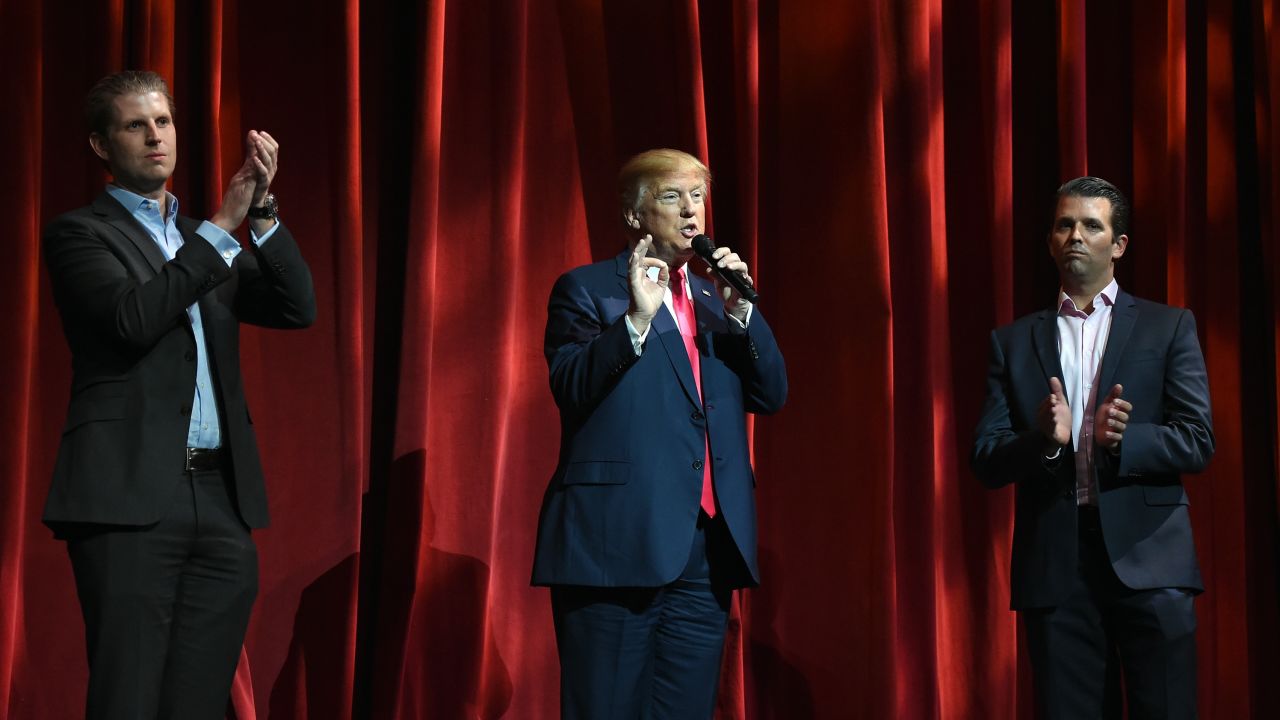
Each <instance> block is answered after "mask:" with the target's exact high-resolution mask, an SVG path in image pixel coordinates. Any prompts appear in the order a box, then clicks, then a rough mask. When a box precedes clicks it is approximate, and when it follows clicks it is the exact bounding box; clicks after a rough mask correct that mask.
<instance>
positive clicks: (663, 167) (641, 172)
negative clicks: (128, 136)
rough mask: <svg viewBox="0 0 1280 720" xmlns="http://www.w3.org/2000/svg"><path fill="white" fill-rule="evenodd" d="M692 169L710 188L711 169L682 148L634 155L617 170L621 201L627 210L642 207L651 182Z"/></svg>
mask: <svg viewBox="0 0 1280 720" xmlns="http://www.w3.org/2000/svg"><path fill="white" fill-rule="evenodd" d="M684 172H693V173H697V174H698V175H701V176H702V182H703V184H704V185H706V186H707V189H708V190H709V189H710V188H711V171H710V170H708V169H707V166H706V165H704V164H703V162H702V161H701V160H699V159H698V158H696V157H694V156H692V155H690V154H689V153H687V152H684V151H682V150H672V149H671V148H657V149H655V150H645V151H644V152H642V153H640V154H638V155H634V156H632V158H631V159H630V160H628V161H627V162H626V163H624V164H623V166H622V169H621V170H619V171H618V201H619V202H620V203H621V204H622V207H623V208H624V209H631V210H639V209H640V199H641V198H643V197H644V193H645V191H646V190H648V189H649V186H650V184H651V183H653V182H654V181H655V180H657V179H658V178H660V177H662V176H664V175H673V174H676V173H684Z"/></svg>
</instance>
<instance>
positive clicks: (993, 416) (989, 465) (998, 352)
mask: <svg viewBox="0 0 1280 720" xmlns="http://www.w3.org/2000/svg"><path fill="white" fill-rule="evenodd" d="M1009 391H1010V377H1009V367H1008V364H1007V363H1006V361H1005V352H1004V348H1003V347H1002V346H1001V344H1000V338H999V336H998V335H997V333H996V332H994V331H993V332H992V333H991V358H990V361H989V362H988V365H987V396H986V399H985V400H984V401H983V403H982V413H981V415H979V417H978V426H977V429H976V430H975V431H974V440H973V453H972V454H971V455H970V456H969V466H970V467H971V468H972V469H973V472H974V474H975V475H977V476H978V480H980V481H981V482H982V484H983V485H986V486H987V487H989V488H998V487H1003V486H1005V485H1009V484H1010V483H1015V482H1019V481H1023V480H1027V479H1037V480H1040V479H1045V478H1049V477H1052V476H1053V471H1054V468H1055V467H1057V465H1058V464H1059V463H1061V462H1062V455H1063V453H1062V452H1061V450H1059V452H1058V453H1057V454H1056V455H1054V456H1053V457H1051V458H1046V457H1045V456H1044V437H1043V436H1042V435H1041V434H1040V431H1039V430H1037V429H1036V428H1035V427H1030V428H1015V427H1014V424H1013V417H1012V414H1011V412H1010V410H1009V394H1010V393H1009ZM1046 394H1047V389H1046Z"/></svg>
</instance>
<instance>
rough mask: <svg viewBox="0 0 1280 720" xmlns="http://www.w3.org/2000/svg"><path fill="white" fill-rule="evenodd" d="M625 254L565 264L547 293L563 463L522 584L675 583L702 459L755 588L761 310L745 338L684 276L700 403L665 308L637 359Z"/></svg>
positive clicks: (768, 335)
mask: <svg viewBox="0 0 1280 720" xmlns="http://www.w3.org/2000/svg"><path fill="white" fill-rule="evenodd" d="M630 254H631V252H630V250H627V251H625V252H623V253H622V254H620V255H618V256H617V257H615V258H613V259H610V260H606V261H603V262H598V263H595V264H592V265H586V266H583V267H579V268H576V269H574V270H571V271H569V272H568V273H565V274H564V275H562V276H561V277H560V279H559V280H558V281H557V282H556V284H555V287H554V289H553V290H552V291H551V300H550V303H549V305H548V308H547V330H546V338H545V348H544V349H545V352H546V357H547V363H548V365H549V366H550V372H551V391H552V394H553V395H554V396H555V400H556V404H557V405H558V406H559V409H560V458H559V463H558V465H557V467H556V471H555V474H554V475H553V476H552V478H551V482H550V484H549V485H548V487H547V491H546V494H545V496H544V498H543V503H542V512H541V516H540V518H539V521H538V544H537V549H536V551H535V557H534V564H533V583H534V584H535V585H588V586H599V587H657V586H660V585H664V584H667V583H669V582H671V581H673V580H675V579H676V578H677V577H679V575H680V573H681V571H682V570H683V569H684V567H685V564H686V562H687V561H688V559H689V550H690V547H691V545H692V542H693V533H694V530H695V524H696V522H697V517H698V508H699V500H700V497H701V492H702V473H703V471H702V463H703V462H707V461H710V462H711V467H712V473H713V477H714V481H715V488H716V496H717V499H718V501H719V509H720V512H721V513H722V514H723V516H724V519H725V521H726V523H727V525H728V528H729V531H730V533H731V534H732V536H733V539H734V542H735V543H736V544H737V546H738V550H739V551H740V552H741V553H742V557H743V559H744V560H745V561H746V565H747V568H748V569H749V571H750V573H751V578H749V579H744V582H758V580H759V570H758V569H757V566H756V515H755V490H754V488H755V479H754V476H753V474H752V471H751V464H750V451H749V448H748V446H747V429H746V416H745V413H747V412H752V413H772V412H775V411H776V410H778V409H779V408H780V407H782V404H783V402H784V401H785V400H786V396H787V377H786V367H785V365H784V363H783V359H782V353H781V352H780V351H779V350H778V345H777V342H775V340H774V338H773V333H772V331H771V330H770V329H769V325H768V323H766V322H765V320H764V317H763V316H762V315H761V313H760V312H759V310H758V309H757V310H756V311H754V312H753V314H752V318H751V322H750V324H749V326H748V328H747V330H746V331H745V332H744V331H742V329H741V327H738V328H736V329H734V328H731V327H730V323H732V322H733V321H732V320H731V319H728V318H726V317H725V313H724V305H723V303H721V302H720V300H719V299H718V298H717V297H716V296H715V289H714V286H713V285H712V283H711V282H710V281H708V280H706V279H704V278H700V277H696V276H695V275H694V274H693V273H690V275H691V277H690V280H691V284H692V286H693V293H692V296H693V301H694V303H693V304H694V312H695V315H696V317H697V326H698V327H697V331H698V334H697V344H698V350H699V353H700V354H701V358H700V359H701V364H702V392H703V399H704V400H705V403H704V402H700V401H699V398H698V390H697V387H696V385H695V384H694V379H693V372H692V369H691V366H690V364H689V357H688V355H687V354H686V352H685V347H684V342H683V340H682V339H681V337H680V332H679V330H678V328H677V326H676V323H675V319H674V318H673V317H672V316H671V313H669V312H667V311H666V310H665V309H663V310H659V311H658V314H657V316H656V317H655V318H654V320H653V323H652V325H651V328H650V331H649V334H648V336H647V337H646V339H645V345H644V348H643V352H642V354H641V355H639V356H637V355H636V353H635V350H634V348H633V347H632V344H631V338H630V335H629V334H628V332H627V328H626V324H625V320H624V316H625V314H626V312H627V308H628V306H629V304H630V295H629V291H628V283H627V259H628V258H629V256H630ZM704 437H707V438H708V439H709V441H710V447H711V455H712V457H711V458H709V459H708V458H706V457H705V455H706V450H705V445H704V442H703V438H704Z"/></svg>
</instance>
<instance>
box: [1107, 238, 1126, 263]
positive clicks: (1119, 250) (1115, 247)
mask: <svg viewBox="0 0 1280 720" xmlns="http://www.w3.org/2000/svg"><path fill="white" fill-rule="evenodd" d="M1127 247H1129V236H1128V235H1121V236H1120V237H1118V238H1116V240H1115V242H1113V243H1111V259H1112V260H1119V259H1120V258H1121V257H1123V256H1124V251H1125V248H1127Z"/></svg>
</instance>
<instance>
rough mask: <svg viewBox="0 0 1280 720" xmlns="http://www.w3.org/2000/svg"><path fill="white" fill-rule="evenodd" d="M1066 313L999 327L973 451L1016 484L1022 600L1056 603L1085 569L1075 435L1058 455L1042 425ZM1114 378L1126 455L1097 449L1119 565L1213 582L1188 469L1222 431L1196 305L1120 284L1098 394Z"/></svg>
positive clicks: (1128, 579)
mask: <svg viewBox="0 0 1280 720" xmlns="http://www.w3.org/2000/svg"><path fill="white" fill-rule="evenodd" d="M1057 322H1058V318H1057V310H1056V308H1055V309H1046V310H1042V311H1040V312H1037V313H1033V314H1031V315H1028V316H1026V317H1023V318H1020V319H1018V320H1017V321H1015V322H1013V323H1012V324H1010V325H1006V326H1004V327H1001V328H998V329H997V330H995V331H994V332H993V333H992V334H991V362H990V366H989V368H988V371H987V398H986V402H985V404H984V405H983V408H982V416H981V418H980V420H979V422H978V427H977V432H976V439H975V441H974V447H973V456H972V458H971V464H972V467H973V470H974V472H975V473H976V474H977V476H978V478H979V479H980V480H981V481H982V482H983V484H985V485H987V486H988V487H992V488H995V487H1001V486H1003V485H1007V484H1010V483H1013V484H1015V485H1016V492H1017V499H1016V512H1015V525H1014V535H1013V562H1012V565H1013V567H1012V578H1011V584H1012V588H1011V589H1012V597H1011V604H1012V606H1013V608H1014V609H1023V608H1032V607H1052V606H1055V605H1057V604H1058V603H1059V602H1060V601H1061V600H1062V598H1063V595H1064V593H1065V592H1066V590H1067V587H1068V581H1069V579H1070V578H1071V577H1072V576H1073V574H1074V573H1075V569H1076V551H1077V540H1076V515H1077V512H1076V499H1075V460H1074V453H1073V450H1072V448H1071V445H1070V444H1068V445H1067V446H1066V447H1065V448H1063V450H1062V454H1061V455H1060V456H1059V457H1058V458H1057V459H1056V460H1052V461H1048V460H1045V459H1044V446H1045V440H1044V436H1043V435H1042V434H1041V433H1040V431H1039V430H1038V429H1037V428H1036V410H1037V408H1038V407H1039V405H1040V403H1041V401H1043V400H1044V399H1045V398H1046V397H1048V395H1049V378H1050V377H1057V378H1059V379H1061V378H1062V367H1061V364H1060V362H1059V353H1058V325H1057ZM1116 383H1120V384H1121V385H1122V386H1124V393H1123V395H1122V397H1124V398H1125V399H1126V400H1128V401H1129V402H1131V403H1133V412H1132V413H1131V414H1130V420H1129V424H1128V427H1127V428H1126V429H1125V432H1124V440H1123V441H1122V442H1121V447H1120V454H1119V455H1118V456H1113V455H1112V454H1111V453H1110V452H1109V451H1107V450H1104V449H1101V448H1099V449H1097V450H1096V452H1095V453H1094V465H1095V470H1096V480H1097V484H1098V491H1099V492H1098V510H1099V513H1100V515H1101V519H1102V534H1103V538H1104V540H1105V542H1106V547H1107V554H1108V555H1109V557H1110V559H1111V564H1112V567H1114V568H1115V572H1116V575H1117V576H1118V577H1119V578H1120V580H1121V582H1123V583H1124V584H1125V585H1127V586H1128V587H1130V588H1133V589H1135V590H1145V589H1153V588H1163V587H1180V588H1185V589H1188V590H1192V591H1199V590H1203V588H1204V586H1203V584H1202V583H1201V580H1200V569H1199V566H1198V565H1197V563H1196V553H1195V546H1194V544H1193V542H1192V538H1191V520H1190V517H1189V515H1188V511H1187V494H1186V491H1185V490H1184V489H1183V487H1182V478H1181V475H1182V473H1188V472H1199V471H1200V470H1202V469H1203V468H1204V467H1205V465H1206V464H1207V463H1208V462H1209V458H1210V457H1211V456H1212V455H1213V443H1214V439H1213V421H1212V418H1211V417H1210V408H1209V384H1208V378H1207V374H1206V372H1205V365H1204V357H1203V355H1202V354H1201V352H1200V343H1199V340H1198V339H1197V337H1196V325H1195V318H1194V317H1193V316H1192V314H1191V312H1190V311H1189V310H1184V309H1182V308H1173V307H1169V306H1167V305H1161V304H1159V303H1154V302H1150V301H1147V300H1140V299H1138V298H1135V297H1133V296H1132V295H1129V294H1128V293H1126V292H1124V291H1121V292H1119V293H1118V294H1117V297H1116V302H1115V305H1114V306H1113V307H1112V309H1111V334H1110V336H1109V337H1108V339H1107V347H1106V350H1105V352H1104V354H1103V358H1102V367H1101V369H1100V371H1099V379H1098V386H1097V387H1098V395H1099V396H1103V395H1105V394H1106V393H1107V392H1108V391H1109V390H1110V389H1111V387H1112V386H1113V385H1115V384H1116Z"/></svg>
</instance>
